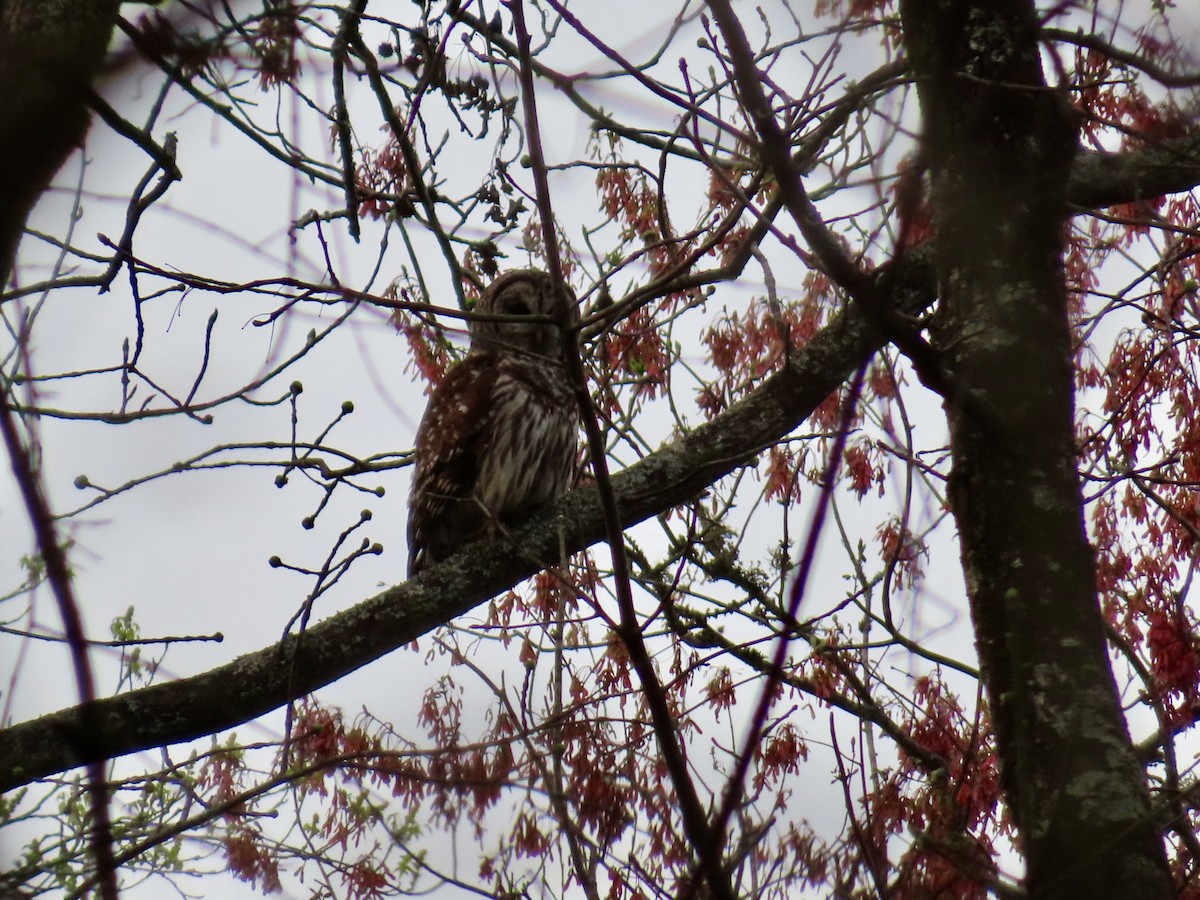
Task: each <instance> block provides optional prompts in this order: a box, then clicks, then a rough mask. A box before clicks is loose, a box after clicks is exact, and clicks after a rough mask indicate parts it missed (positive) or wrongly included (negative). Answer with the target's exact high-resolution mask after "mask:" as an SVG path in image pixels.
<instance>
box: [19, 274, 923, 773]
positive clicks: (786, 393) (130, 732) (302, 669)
mask: <svg viewBox="0 0 1200 900" xmlns="http://www.w3.org/2000/svg"><path fill="white" fill-rule="evenodd" d="M901 276H902V277H898V278H897V280H896V283H897V284H899V285H903V286H904V289H905V290H906V293H905V295H904V305H905V306H906V307H908V308H909V309H910V311H915V310H917V309H919V308H921V307H924V306H925V305H927V304H928V303H929V302H930V301H931V300H932V295H931V294H929V293H927V292H924V291H923V290H922V289H921V288H922V286H923V285H929V284H931V283H932V281H931V279H930V273H929V272H928V271H927V269H926V268H925V264H924V263H923V262H922V260H921V258H920V256H919V255H917V254H914V255H912V256H911V257H909V258H907V259H906V261H905V264H904V272H903V273H901ZM882 343H883V339H882V338H881V337H879V336H878V334H877V333H875V332H874V331H873V329H871V328H870V327H869V326H868V325H867V323H866V322H865V321H864V319H863V317H862V315H860V314H859V313H858V312H857V310H855V309H849V310H847V311H846V312H844V313H842V314H841V315H839V316H837V317H835V319H834V321H833V322H832V323H831V324H830V325H829V326H827V327H826V328H825V329H824V330H823V331H822V332H821V333H820V334H819V335H818V336H817V337H815V338H814V339H813V340H812V341H810V342H809V343H808V344H807V345H805V347H804V348H803V349H802V350H800V351H798V352H797V353H795V354H794V355H793V357H792V359H791V361H790V363H789V365H788V367H787V368H786V369H784V370H782V371H781V372H779V373H777V374H776V375H774V376H772V377H771V378H769V379H767V380H766V381H765V382H764V383H763V384H762V385H761V386H760V387H759V388H758V389H757V390H755V391H754V393H753V394H752V395H751V396H749V397H747V398H746V399H744V400H743V401H741V402H740V403H737V404H735V405H734V406H732V407H730V408H729V409H728V410H726V411H725V412H724V413H722V414H721V415H719V416H717V417H716V418H714V419H713V420H712V421H711V422H708V423H706V424H703V425H700V426H698V427H697V428H695V429H694V430H693V431H691V432H690V433H688V434H687V435H685V436H684V437H682V438H680V439H679V440H677V441H675V442H674V443H672V444H669V445H668V446H666V447H664V448H663V449H661V450H659V451H657V452H656V453H653V454H651V455H650V456H648V457H646V458H645V459H644V460H642V461H640V462H638V463H637V464H636V465H633V466H631V467H630V468H628V469H626V470H625V471H623V472H621V473H619V474H617V475H616V476H614V477H613V480H612V481H613V490H614V492H615V494H616V499H617V503H618V506H619V509H620V515H621V523H622V525H623V527H626V528H628V527H629V526H631V525H633V524H635V523H637V522H640V521H642V520H644V519H646V518H649V517H650V516H653V515H655V514H657V513H659V512H662V511H663V510H666V509H670V508H671V507H673V506H676V505H678V504H680V503H683V502H685V501H687V500H689V499H691V498H692V497H695V496H696V494H698V493H699V492H700V491H702V490H704V489H705V488H706V487H708V486H709V485H710V484H712V483H713V482H715V481H716V480H717V479H719V478H721V477H723V476H724V475H726V474H728V473H729V472H732V471H733V470H734V469H736V468H738V467H739V466H743V465H746V464H747V463H749V462H750V461H751V460H753V458H754V457H755V455H756V454H757V453H758V452H759V451H760V450H761V449H762V448H764V447H766V446H768V445H769V444H771V443H773V442H775V441H777V440H779V439H780V438H781V437H783V436H784V435H786V434H788V433H789V432H791V431H793V430H794V429H795V428H797V427H798V426H799V425H800V424H801V423H802V422H803V421H804V420H805V419H806V418H807V417H808V415H809V414H810V413H811V412H812V410H813V409H815V408H816V407H817V405H818V404H820V403H821V401H822V400H824V399H825V398H826V397H827V396H828V395H829V393H830V392H831V391H833V390H835V389H836V388H837V387H838V385H839V384H841V383H842V381H843V380H844V379H845V378H846V377H848V376H849V375H850V373H852V372H853V371H854V370H855V369H856V368H857V367H858V366H859V365H860V364H861V363H862V362H863V360H865V359H867V358H869V357H870V356H871V355H872V354H873V353H875V352H876V350H878V349H879V348H880V347H881V346H882ZM560 527H561V528H562V529H563V531H564V536H565V540H566V547H567V550H568V551H571V552H574V551H577V550H581V549H583V548H584V547H587V546H589V545H591V544H593V543H595V542H596V541H598V540H600V539H601V538H602V537H603V536H604V533H605V529H604V522H603V515H602V511H601V508H600V504H599V503H598V501H597V498H596V494H595V490H594V489H592V488H585V489H581V490H577V491H574V492H573V493H571V494H569V495H568V496H567V497H564V498H563V499H562V500H561V501H560V502H559V503H558V504H556V505H555V506H554V507H553V508H552V509H551V510H548V511H547V512H546V513H545V514H543V515H541V516H539V517H538V518H537V519H535V520H534V521H533V522H531V523H530V524H529V525H527V526H525V527H524V528H522V529H520V530H519V531H518V532H516V533H515V534H514V536H513V543H512V544H509V543H502V542H496V543H491V544H487V545H477V546H473V547H471V548H470V549H469V550H468V551H467V552H464V553H459V554H456V555H455V556H454V557H453V558H451V559H448V560H446V561H445V562H444V563H442V564H439V565H437V566H433V567H431V568H430V569H429V570H428V571H426V572H423V573H422V574H421V575H420V576H419V577H418V578H415V579H413V580H412V581H409V582H407V583H405V584H402V585H399V586H397V587H394V588H391V589H389V590H386V591H384V592H383V593H381V594H378V595H377V596H375V597H372V598H371V599H369V600H366V601H364V602H363V603H360V604H359V605H357V606H355V607H354V608H352V609H350V610H347V611H346V612H343V613H340V614H338V615H335V616H332V617H330V618H329V619H326V620H325V621H323V622H321V623H319V624H317V625H315V626H312V627H310V628H309V629H308V631H307V632H305V634H304V635H303V637H302V638H299V639H297V638H295V637H289V638H288V639H287V640H286V641H284V642H283V643H282V644H281V645H277V644H273V645H271V646H268V647H265V648H264V649H262V650H259V651H257V652H255V653H249V654H247V655H245V656H242V657H240V658H238V659H236V660H234V661H233V662H230V663H228V664H226V665H223V666H220V667H218V668H216V669H213V670H211V671H209V672H205V673H203V674H200V675H196V676H194V677H191V678H186V679H182V680H180V681H176V682H171V683H169V684H160V685H153V686H151V687H148V688H143V689H142V690H138V691H133V692H131V693H129V694H123V695H121V696H118V697H114V698H111V699H107V700H101V701H99V702H98V703H97V704H96V706H95V710H96V720H98V721H99V722H100V723H101V724H100V726H99V729H98V733H97V734H95V735H92V736H91V740H90V742H89V748H91V749H92V750H93V752H95V753H97V754H102V755H104V756H109V757H111V756H119V755H122V754H126V753H133V752H135V751H138V750H144V749H147V748H150V747H157V746H161V745H163V744H170V743H176V742H179V741H187V740H193V739H195V738H198V737H202V736H204V735H208V734H212V733H214V732H217V731H220V730H222V729H225V728H231V727H233V726H235V725H238V724H240V723H242V722H245V721H247V720H249V719H252V718H254V717H256V716H260V715H263V714H264V713H267V712H269V711H271V710H272V709H276V708H278V707H280V706H282V705H284V704H285V703H287V702H288V701H289V700H291V699H293V698H295V697H298V696H301V695H303V694H305V693H308V692H309V691H313V690H315V689H317V688H319V687H321V686H322V685H326V684H329V683H330V682H332V681H335V680H337V679H338V678H341V677H342V676H343V675H346V674H347V673H349V672H352V671H354V670H355V669H358V668H360V667H361V666H364V665H366V664H367V663H369V662H371V661H372V660H374V659H377V658H379V657H380V656H382V655H383V654H385V653H388V652H390V651H392V650H394V649H396V648H397V647H401V646H403V645H404V644H406V643H408V642H410V641H412V640H414V639H416V638H418V637H420V636H421V635H422V634H424V633H426V632H427V631H429V630H431V629H433V628H436V627H437V626H438V625H441V624H443V623H444V622H446V621H448V620H450V619H452V618H454V617H455V616H459V615H462V614H463V613H465V612H467V611H469V610H470V609H472V608H473V607H475V606H477V605H478V604H479V603H482V602H483V601H485V600H486V599H488V598H489V597H493V596H495V595H496V594H498V593H500V592H501V591H504V590H506V589H507V588H509V587H511V586H512V585H514V584H516V583H517V582H519V581H520V580H521V579H523V578H526V577H528V576H529V575H532V574H533V573H534V572H536V571H537V570H538V569H539V568H542V567H543V565H544V562H543V561H545V560H551V559H557V558H558V534H559V528H560ZM514 546H516V547H520V548H523V550H524V551H525V552H524V554H516V553H514V552H513V547H514ZM77 715H78V714H77V711H76V710H73V709H66V710H61V711H59V712H56V713H52V714H50V715H47V716H43V717H42V718H40V719H36V720H33V721H30V722H25V723H23V724H20V725H15V726H12V727H10V728H8V729H5V730H4V731H0V791H4V790H9V789H10V788H13V787H16V786H19V785H22V784H26V783H28V782H30V781H33V780H35V779H38V778H43V777H45V776H47V775H51V774H54V773H57V772H62V771H65V770H67V769H70V768H73V767H75V766H78V765H81V764H83V763H85V762H86V761H87V760H85V759H81V758H80V757H79V754H78V753H77V752H76V751H75V749H74V742H72V741H68V740H66V739H65V738H66V736H67V735H69V734H70V729H71V728H72V727H73V725H74V723H76V722H77V721H78V718H77Z"/></svg>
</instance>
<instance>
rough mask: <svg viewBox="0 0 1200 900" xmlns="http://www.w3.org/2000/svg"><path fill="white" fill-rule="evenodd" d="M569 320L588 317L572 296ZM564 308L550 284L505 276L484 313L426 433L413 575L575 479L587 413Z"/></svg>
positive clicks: (412, 539) (421, 434)
mask: <svg viewBox="0 0 1200 900" xmlns="http://www.w3.org/2000/svg"><path fill="white" fill-rule="evenodd" d="M561 300H562V302H566V304H567V309H568V314H569V318H570V320H571V321H572V322H574V321H575V320H576V319H577V317H578V310H577V308H576V301H575V297H574V296H573V295H571V294H570V293H568V295H567V296H566V297H562V298H561ZM558 302H560V298H559V295H558V293H557V292H556V290H555V287H554V283H553V282H552V281H551V279H550V276H549V275H547V274H546V273H544V272H539V271H537V270H534V269H521V270H516V271H511V272H505V273H504V274H502V275H500V276H499V277H498V278H497V279H496V280H495V281H493V282H492V283H491V284H490V285H489V286H488V288H487V290H485V291H484V292H483V296H482V297H480V299H479V302H478V304H476V306H475V311H476V312H478V313H490V314H493V315H502V316H509V317H511V318H510V320H509V321H472V322H471V325H470V330H471V348H470V351H469V352H468V353H467V355H466V356H465V357H463V359H462V360H460V361H459V362H458V363H456V364H455V365H454V366H452V367H451V368H450V370H449V371H448V372H447V373H446V376H445V378H443V379H442V382H441V384H439V385H438V386H437V388H436V389H435V390H434V392H433V394H432V396H431V397H430V398H429V405H428V406H427V407H426V408H425V414H424V416H422V417H421V425H420V427H419V428H418V429H417V440H416V448H415V450H414V457H415V471H414V473H413V482H412V493H411V495H410V497H409V504H408V574H409V577H410V578H411V577H412V576H413V575H416V574H417V573H418V572H420V571H421V569H423V568H424V567H425V566H427V565H430V564H432V563H435V562H437V561H438V560H441V559H444V558H445V557H447V556H449V555H450V554H451V553H453V552H454V551H455V550H457V549H458V548H459V547H461V546H463V545H464V544H466V543H469V542H470V541H474V540H477V539H479V538H480V537H484V536H492V535H494V534H495V533H496V526H497V525H501V524H511V523H513V522H516V521H519V520H520V519H522V518H524V517H525V516H527V515H528V514H529V513H531V512H532V511H533V510H535V509H537V508H538V507H539V506H542V505H543V504H545V503H548V502H550V501H551V500H554V499H555V498H556V497H558V496H559V495H561V494H563V493H565V492H566V491H567V489H568V488H569V487H570V484H571V481H572V479H573V475H574V472H575V457H576V447H577V434H578V421H579V416H578V407H577V405H576V401H575V395H574V392H573V391H572V389H571V385H570V383H569V382H568V380H567V376H566V372H565V370H564V368H563V348H564V341H566V340H574V335H573V334H569V335H566V336H564V334H563V332H562V330H561V329H560V328H559V327H558V326H557V325H555V324H553V323H551V322H546V321H542V322H537V321H529V320H528V319H527V318H526V317H530V316H541V317H546V316H553V315H555V308H556V304H557V303H558Z"/></svg>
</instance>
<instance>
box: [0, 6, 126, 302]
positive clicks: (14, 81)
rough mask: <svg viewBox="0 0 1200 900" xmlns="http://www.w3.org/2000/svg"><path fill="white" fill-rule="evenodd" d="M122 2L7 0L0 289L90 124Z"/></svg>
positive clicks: (0, 102)
mask: <svg viewBox="0 0 1200 900" xmlns="http://www.w3.org/2000/svg"><path fill="white" fill-rule="evenodd" d="M120 5H121V4H120V0H0V122H3V123H4V139H3V140H0V286H3V285H4V284H6V283H7V281H8V276H9V271H10V266H11V265H12V260H13V255H14V254H15V253H16V249H17V243H18V242H19V241H20V239H21V231H22V229H23V228H24V227H25V219H26V218H27V217H28V216H29V212H30V210H32V209H33V205H34V203H36V202H37V199H38V197H40V196H41V194H42V192H43V191H44V190H45V189H46V187H47V186H48V185H49V184H50V179H51V178H53V177H54V174H55V173H56V172H57V171H58V170H59V167H61V166H62V164H63V163H64V162H65V161H66V159H67V157H68V156H70V155H71V153H72V151H73V150H75V148H76V147H79V146H80V145H81V144H82V143H83V137H84V135H85V134H86V133H87V126H88V121H89V116H88V109H87V95H88V91H89V90H90V88H91V84H92V80H93V78H94V77H95V74H96V72H97V71H98V70H99V68H100V64H101V63H102V62H103V61H104V54H105V51H106V50H107V49H108V42H109V40H110V38H111V36H112V30H113V27H114V26H115V25H116V22H117V11H118V8H119V7H120Z"/></svg>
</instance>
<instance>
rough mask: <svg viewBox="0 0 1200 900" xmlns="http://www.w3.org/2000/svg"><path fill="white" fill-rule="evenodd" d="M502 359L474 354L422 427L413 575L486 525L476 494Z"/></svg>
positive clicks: (412, 520) (441, 389) (438, 393)
mask: <svg viewBox="0 0 1200 900" xmlns="http://www.w3.org/2000/svg"><path fill="white" fill-rule="evenodd" d="M496 375H497V360H496V358H495V356H493V355H492V354H490V353H470V354H468V355H467V356H466V357H465V358H464V359H463V360H461V361H460V362H458V363H457V364H456V365H454V366H453V367H452V368H451V369H450V371H448V372H447V373H446V377H445V378H443V379H442V383H441V384H439V385H438V386H437V388H435V389H434V392H433V395H432V396H431V397H430V398H429V405H428V406H427V407H426V408H425V415H424V416H422V417H421V425H420V427H419V428H418V429H417V441H416V450H415V456H416V471H415V472H414V474H413V485H412V493H411V495H410V498H409V505H408V574H409V577H410V578H411V577H412V576H413V575H415V574H417V572H419V571H420V570H421V569H422V568H423V567H424V566H425V565H427V564H429V563H433V562H436V561H438V560H439V559H441V558H442V557H444V556H446V555H447V554H448V553H449V552H451V551H452V550H453V548H455V547H457V546H459V545H460V544H461V543H462V542H463V539H464V538H465V537H467V536H468V535H470V534H471V533H472V532H475V531H477V530H478V529H479V528H480V527H481V526H482V521H483V512H482V510H481V509H480V507H479V504H478V502H477V501H476V500H475V499H474V497H473V494H474V491H475V487H476V484H477V483H478V480H479V462H480V449H481V444H482V443H483V440H484V437H485V435H486V433H487V430H488V423H489V420H490V418H491V415H492V388H493V386H494V385H495V382H496Z"/></svg>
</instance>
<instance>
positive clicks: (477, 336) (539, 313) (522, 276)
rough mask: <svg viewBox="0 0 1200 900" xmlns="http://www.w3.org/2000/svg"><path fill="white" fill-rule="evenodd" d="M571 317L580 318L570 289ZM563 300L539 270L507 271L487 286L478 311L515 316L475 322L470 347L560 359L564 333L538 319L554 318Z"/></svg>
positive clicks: (568, 300) (476, 307)
mask: <svg viewBox="0 0 1200 900" xmlns="http://www.w3.org/2000/svg"><path fill="white" fill-rule="evenodd" d="M561 301H562V302H565V303H566V306H567V315H568V320H569V321H571V322H574V321H576V320H577V319H578V318H579V309H578V306H577V305H576V300H575V295H574V294H573V293H572V292H571V290H570V288H567V291H566V296H565V297H563V298H561ZM559 302H560V299H559V296H558V292H557V291H556V290H555V287H554V282H553V281H552V280H551V278H550V276H549V275H547V274H546V273H545V272H541V271H538V270H537V269H515V270H513V271H511V272H505V273H503V274H502V275H500V276H499V277H498V278H497V279H496V280H495V281H493V282H492V283H491V284H489V285H488V286H487V289H486V290H485V291H484V292H483V296H482V297H480V298H479V302H478V303H477V304H475V312H480V313H489V314H491V315H498V316H512V317H516V318H514V319H513V320H512V321H507V322H499V321H495V322H484V321H473V322H472V323H471V349H473V350H476V349H478V350H488V351H490V352H493V353H496V352H499V353H506V352H515V353H532V354H534V355H536V356H545V357H548V358H550V359H561V358H562V350H563V332H562V329H560V328H559V327H558V326H557V325H556V324H554V322H550V321H540V322H539V321H536V319H535V318H534V317H537V318H541V319H545V318H546V317H555V316H556V314H557V304H558V303H559Z"/></svg>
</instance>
